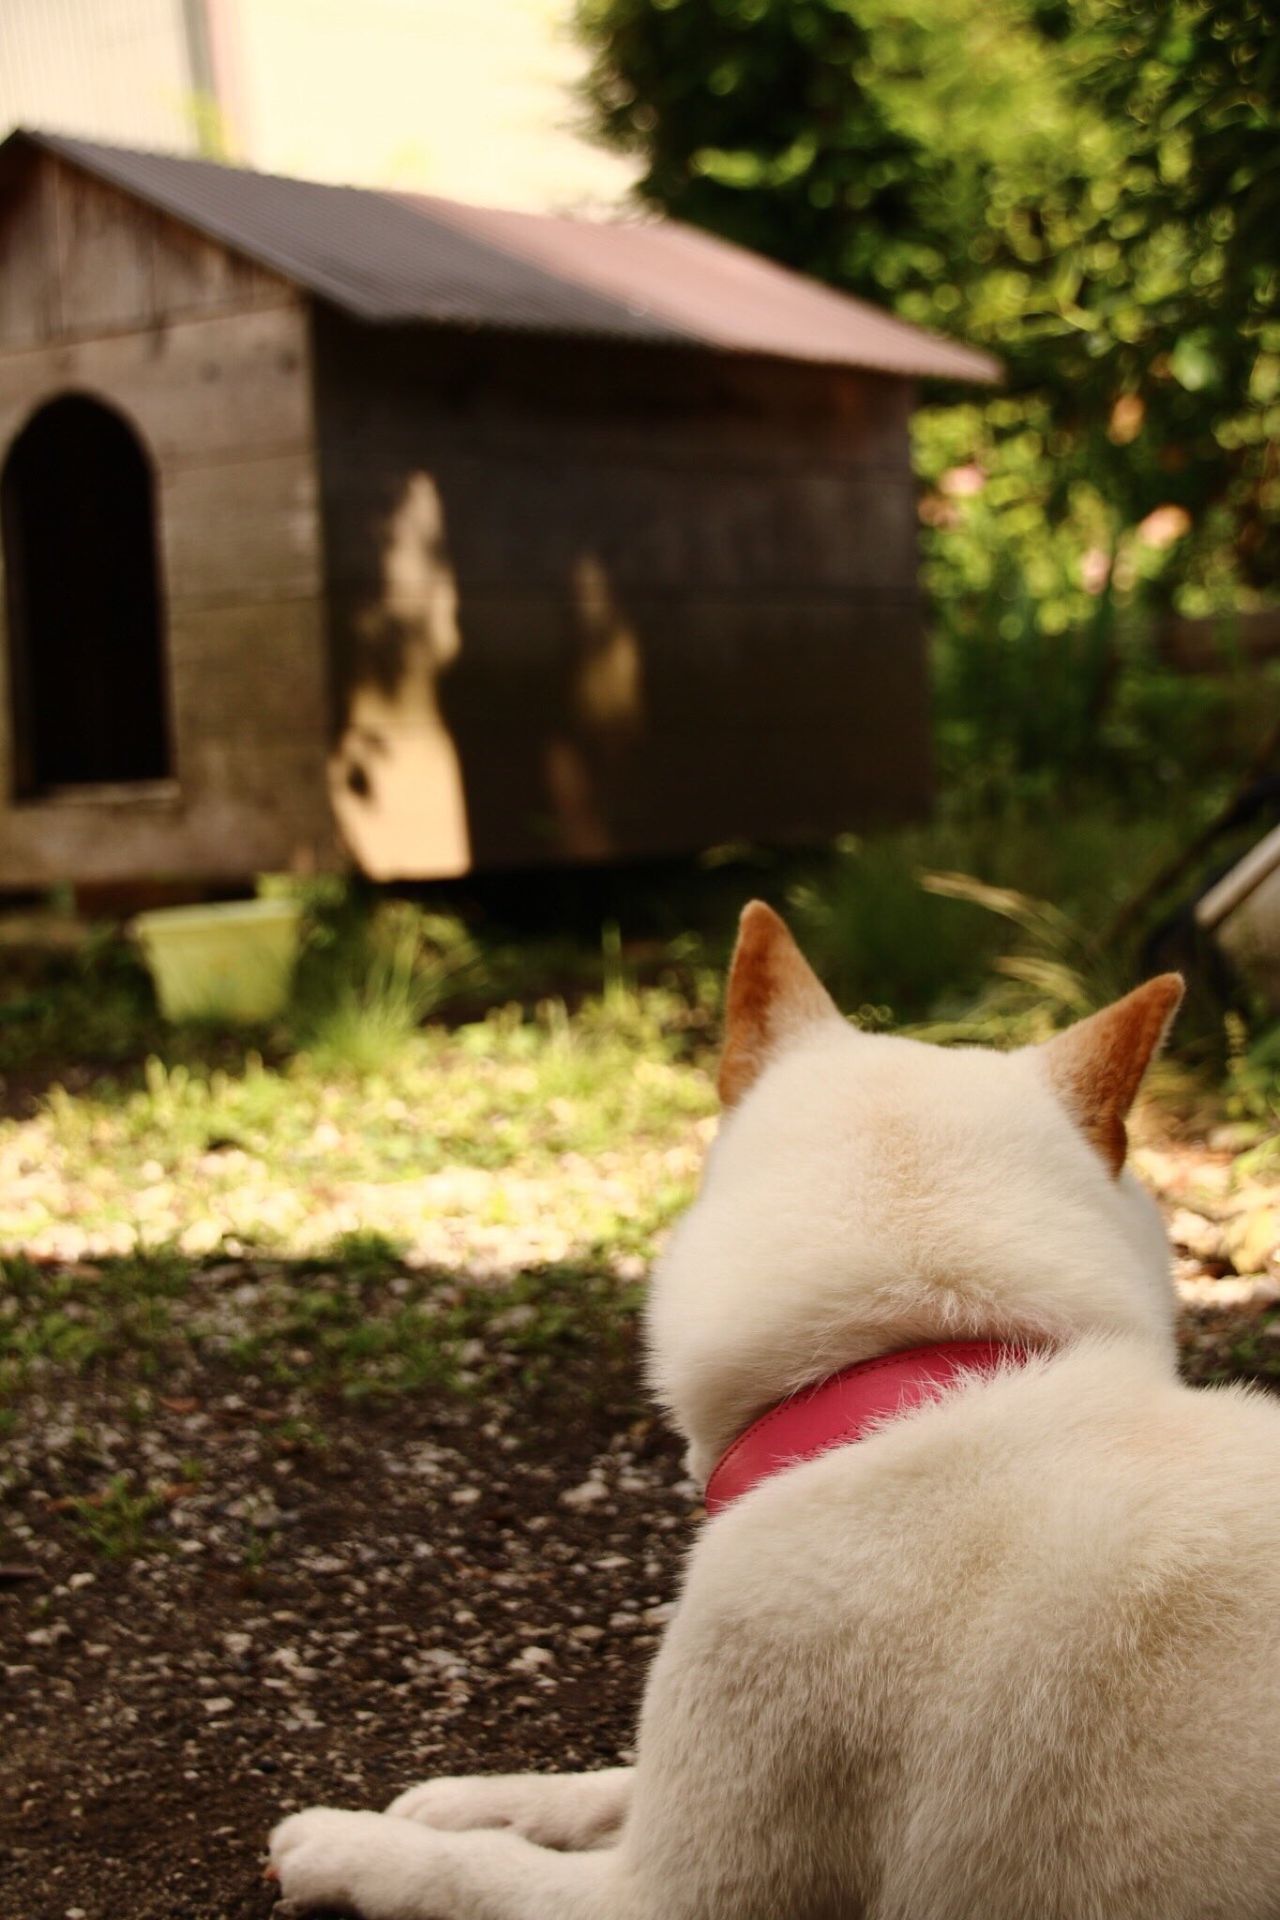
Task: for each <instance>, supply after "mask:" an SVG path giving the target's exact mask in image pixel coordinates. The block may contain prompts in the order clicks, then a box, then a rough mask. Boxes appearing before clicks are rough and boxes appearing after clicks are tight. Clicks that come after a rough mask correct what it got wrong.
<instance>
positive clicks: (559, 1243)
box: [0, 989, 713, 1257]
mask: <svg viewBox="0 0 1280 1920" xmlns="http://www.w3.org/2000/svg"><path fill="white" fill-rule="evenodd" d="M689 1018H690V1016H689V1009H688V1006H687V1004H686V1003H685V1002H684V1001H683V1000H680V999H678V998H677V997H676V996H674V995H672V994H670V993H663V992H659V991H656V990H655V991H646V992H643V993H640V992H636V993H632V992H630V991H623V990H621V989H618V990H616V991H615V992H613V993H612V994H610V995H606V997H605V999H604V1000H602V1001H600V1002H596V1003H592V1004H590V1005H588V1006H586V1007H584V1009H583V1010H582V1012H581V1013H580V1015H579V1016H578V1017H577V1018H576V1019H574V1020H572V1021H571V1020H570V1019H569V1018H568V1016H567V1015H566V1013H565V1011H564V1009H563V1007H562V1006H561V1005H560V1004H559V1003H557V1002H548V1003H546V1004H544V1005H543V1006H542V1007H540V1008H539V1009H538V1010H537V1011H536V1012H535V1013H534V1014H533V1016H531V1017H526V1016H525V1015H524V1014H523V1012H522V1011H521V1010H520V1009H519V1008H518V1007H513V1008H509V1009H499V1010H497V1011H495V1012H494V1013H492V1014H491V1015H490V1016H489V1017H488V1018H487V1019H485V1020H482V1021H478V1022H475V1023H473V1024H471V1025H468V1026H464V1027H462V1028H459V1029H456V1030H454V1031H449V1030H446V1029H444V1028H427V1029H422V1030H415V1031H414V1032H412V1033H410V1034H408V1035H406V1036H405V1037H404V1038H403V1040H402V1041H401V1044H400V1046H399V1047H398V1049H397V1050H396V1053H395V1055H394V1058H393V1059H391V1060H389V1061H388V1063H387V1064H386V1065H385V1066H384V1067H383V1068H381V1069H380V1070H379V1071H377V1072H366V1073H361V1072H359V1071H357V1070H356V1069H354V1068H347V1069H343V1070H339V1069H338V1068H336V1067H335V1066H333V1065H332V1064H324V1063H321V1062H319V1061H317V1060H316V1059H315V1058H314V1057H313V1056H311V1055H309V1054H306V1053H302V1054H298V1055H295V1056H294V1057H293V1058H292V1059H291V1060H289V1061H287V1062H285V1063H283V1064H282V1065H280V1066H271V1065H268V1064H266V1063H264V1061H263V1060H262V1059H261V1058H260V1057H258V1056H254V1055H250V1057H249V1058H248V1059H247V1061H246V1062H245V1063H244V1064H243V1066H242V1067H240V1068H239V1069H237V1070H231V1069H227V1068H221V1067H214V1068H212V1069H210V1068H201V1067H199V1066H189V1065H187V1064H184V1063H177V1064H172V1065H165V1064H164V1063H163V1062H162V1061H160V1060H158V1059H155V1058H152V1059H151V1060H149V1061H148V1062H147V1063H146V1065H145V1068H144V1069H143V1071H142V1073H141V1075H140V1076H126V1077H123V1078H121V1077H116V1078H103V1079H101V1080H100V1081H98V1082H97V1083H96V1084H95V1085H93V1086H92V1087H90V1088H89V1089H88V1090H87V1091H84V1092H78V1093H76V1094H70V1093H68V1092H66V1091H65V1090H63V1089H62V1088H59V1087H55V1088H54V1089H53V1090H52V1091H51V1092H50V1093H49V1095H48V1096H47V1098H46V1099H45V1100H44V1101H43V1102H42V1104H41V1106H40V1109H39V1111H38V1112H37V1113H36V1114H35V1115H34V1117H32V1118H31V1119H29V1120H26V1121H19V1122H9V1123H4V1124H0V1248H3V1247H9V1248H11V1249H14V1250H21V1249H26V1250H27V1251H33V1252H36V1253H43V1254H49V1255H63V1256H69V1257H79V1256H81V1255H90V1256H96V1255H101V1254H125V1253H130V1252H134V1251H145V1250H146V1249H147V1248H148V1247H152V1248H154V1247H162V1246H178V1247H180V1248H181V1249H182V1250H183V1251H184V1252H186V1253H188V1254H193V1255H199V1254H204V1253H208V1252H212V1251H213V1250H215V1249H216V1248H217V1247H219V1246H221V1245H223V1244H231V1245H233V1246H245V1245H251V1246H255V1247H265V1248H274V1249H278V1250H279V1251H281V1252H284V1253H289V1254H298V1253H306V1252H312V1251H314V1250H316V1249H317V1248H319V1247H322V1246H328V1245H329V1244H330V1243H331V1242H332V1241H333V1240H334V1239H336V1238H337V1237H338V1236H339V1235H340V1234H342V1233H347V1232H352V1231H359V1232H361V1233H366V1234H370V1233H371V1234H375V1235H381V1236H383V1238H384V1239H385V1240H386V1241H388V1242H389V1243H390V1244H391V1245H392V1246H395V1247H400V1246H403V1245H406V1244H408V1245H410V1246H415V1245H421V1246H422V1247H423V1248H424V1249H425V1251H426V1252H427V1253H431V1252H432V1250H433V1249H434V1250H437V1251H438V1249H439V1247H440V1245H441V1237H442V1234H443V1233H444V1232H445V1230H446V1229H447V1227H448V1224H449V1223H450V1222H451V1221H466V1220H469V1219H473V1218H475V1217H476V1216H477V1214H478V1215H479V1216H480V1217H481V1218H482V1219H484V1218H487V1219H488V1220H489V1221H490V1222H491V1224H492V1225H493V1226H494V1227H495V1228H498V1227H502V1226H504V1225H511V1224H513V1223H514V1224H515V1225H520V1223H522V1222H525V1223H526V1224H527V1225H528V1226H529V1227H530V1228H532V1227H533V1225H534V1224H535V1222H534V1220H533V1217H532V1214H533V1211H534V1210H535V1207H534V1200H533V1197H532V1188H533V1187H534V1186H546V1187H547V1188H548V1190H549V1191H550V1189H552V1188H553V1187H554V1188H555V1189H556V1190H557V1192H556V1195H555V1196H553V1197H551V1198H550V1199H549V1201H548V1203H547V1207H548V1210H547V1211H546V1213H545V1218H544V1222H543V1224H544V1225H545V1226H546V1227H547V1229H548V1231H547V1234H546V1235H545V1236H544V1238H545V1248H544V1251H545V1252H546V1253H547V1254H548V1255H553V1256H554V1257H559V1256H560V1255H561V1254H565V1255H570V1256H574V1255H580V1254H583V1253H589V1252H591V1251H592V1250H593V1249H594V1248H596V1247H598V1246H600V1245H603V1244H606V1243H610V1242H613V1243H617V1244H627V1245H634V1244H637V1243H639V1242H644V1241H645V1240H646V1239H647V1238H648V1237H649V1236H651V1235H652V1233H653V1232H655V1231H656V1230H657V1229H658V1228H659V1227H661V1226H662V1225H664V1224H665V1223H666V1221H667V1220H669V1219H670V1217H671V1215H672V1213H673V1212H674V1211H675V1210H676V1209H678V1207H679V1206H680V1205H682V1204H683V1202H684V1200H685V1199H686V1198H687V1195H688V1191H689V1183H690V1180H691V1178H692V1176H693V1172H694V1170H695V1166H696V1158H697V1147H698V1127H699V1124H700V1123H701V1122H703V1121H705V1120H706V1119H707V1117H708V1116H709V1115H710V1113H711V1112H712V1108H713V1096H712V1089H711V1082H710V1078H709V1074H708V1072H707V1066H706V1062H705V1059H704V1058H702V1057H701V1055H700V1051H699V1047H698V1046H696V1045H693V1046H691V1043H690V1039H689ZM541 1205H542V1202H541V1201H539V1202H538V1206H541Z"/></svg>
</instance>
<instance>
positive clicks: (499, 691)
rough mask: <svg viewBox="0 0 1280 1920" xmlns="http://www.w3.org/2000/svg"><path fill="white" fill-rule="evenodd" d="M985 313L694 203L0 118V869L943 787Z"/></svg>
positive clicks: (905, 796) (714, 820)
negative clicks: (963, 471)
mask: <svg viewBox="0 0 1280 1920" xmlns="http://www.w3.org/2000/svg"><path fill="white" fill-rule="evenodd" d="M995 374H996V368H995V365H994V363H993V362H992V361H990V360H989V359H988V358H986V356H984V355H982V354H979V353H976V352H973V351H971V350H970V349H968V348H966V347H963V346H958V345H954V344H952V343H950V342H947V341H944V340H941V339H938V338H936V337H934V336H932V335H930V334H926V333H924V332H921V331H919V330H917V329H915V328H912V327H910V326H906V325H904V324H902V323H901V322H899V321H896V320H893V319H891V318H889V317H888V316H886V315H884V314H881V313H879V312H877V311H875V310H874V309H873V308H870V307H867V306H865V305H863V304H861V303H859V302H858V301H855V300H852V299H849V298H847V297H845V296H843V295H841V294H838V293H834V292H832V291H830V290H829V289H826V288H823V287H821V286H818V285H816V284H815V283H812V282H810V281H807V280H805V279H802V278H800V277H798V276H796V275H794V274H791V273H787V272H785V271H783V270H782V269H780V268H778V267H775V266H772V265H770V264H768V263H766V262H764V261H762V260H759V259H757V258H755V257H754V256H753V255H750V254H747V253H744V252H742V251H740V250H738V249H736V248H733V247H729V246H726V245H725V244H723V243H722V242H720V241H717V240H714V239H711V238H708V237H707V236H705V235H703V234H700V233H696V232H693V231H692V230H690V229H687V228H683V227H680V226H676V225H672V224H669V223H651V224H639V223H632V224H616V225H606V224H592V223H583V222H574V221H569V220H560V219H543V218H538V217H534V216H531V215H526V214H507V213H495V212H489V211H485V210H481V209H477V208H471V207H464V206H458V205H452V204H449V203H447V202H443V201H436V200H429V199H426V198H423V197H421V196H416V195H407V194H392V193H377V192H369V191H357V190H354V189H350V188H342V187H330V186H319V185H314V184H310V183H307V182H302V181H294V180H281V179H276V178H271V177H268V176H265V175H260V174H253V173H247V172H243V171H239V170H236V169H233V168H229V167H219V166H216V165H212V164H208V163H205V162H200V161H192V160H178V159H170V158H167V157H162V156H159V155H154V154H138V153H129V152H125V151H123V150H119V149H114V148H108V147H103V146H94V145H89V144H86V143H83V142H80V141H75V140H70V139H65V138H62V137H55V136H49V135H43V134H32V133H22V132H19V133H16V134H13V135H12V136H11V137H10V138H9V139H8V140H7V141H6V142H5V143H4V145H3V147H0V507H2V511H3V561H4V582H3V586H4V591H3V595H2V596H0V605H2V607H3V622H4V633H3V636H2V637H3V645H0V671H2V672H3V687H2V689H0V885H4V886H9V887H29V886H40V885H44V884H47V883H50V882H55V881H62V880H68V879H72V880H78V881H93V880H116V879H131V878H141V877H154V876H167V875H177V876H200V877H207V878H210V879H213V878H216V877H220V876H221V877H230V876H240V875H245V874H249V873H252V872H255V871H262V870H269V869H276V870H284V869H297V870H306V869H310V868H323V867H333V866H341V865H343V864H347V863H349V862H355V863H358V864H359V865H361V866H362V867H364V868H365V869H366V870H367V871H368V872H369V873H371V874H373V875H375V876H377V877H379V878H403V879H408V878H426V877H432V876H440V875H448V874H456V873H460V872H463V871H466V870H468V869H469V868H473V867H475V868H482V867H483V868H495V867H511V866H518V865H525V864H530V863H535V862H544V861H554V860H590V859H604V858H609V857H614V856H619V857H623V856H629V855H649V854H661V853H666V852H678V851H686V850H692V849H695V848H698V847H702V846H706V845H709V844H713V843H715V842H717V841H724V840H728V839H740V838H751V839H759V840H764V841H779V842H781V841H788V840H790V841H795V840H803V839H812V838H818V837H822V836H825V835H829V834H831V833H832V832H834V831H837V830H839V829H841V828H844V827H847V826H849V825H851V824H856V823H859V822H862V821H866V820H868V819H870V818H883V817H893V816H895V815H897V816H902V815H905V814H909V813H911V812H912V811H915V810H918V809H919V808H920V807H921V806H922V805H923V804H925V803H926V802H927V799H928V795H929V783H930V771H929V751H928V712H927V686H926V672H925V659H924V646H923V639H922V633H921V622H920V612H919V607H918V602H917V594H916V578H915V574H916V560H915V507H914V497H913V490H912V483H911V476H910V471H909V465H908V446H907V427H908V419H909V414H910V410H911V406H912V402H913V395H914V391H915V382H916V381H917V379H919V378H921V377H933V378H946V379H959V380H977V381H982V380H990V379H992V378H994V377H995Z"/></svg>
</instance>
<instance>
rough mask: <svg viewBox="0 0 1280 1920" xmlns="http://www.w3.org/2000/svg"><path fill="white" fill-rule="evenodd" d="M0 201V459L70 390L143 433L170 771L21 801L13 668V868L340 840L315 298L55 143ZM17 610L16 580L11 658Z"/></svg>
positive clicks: (205, 864) (263, 865)
mask: <svg viewBox="0 0 1280 1920" xmlns="http://www.w3.org/2000/svg"><path fill="white" fill-rule="evenodd" d="M4 207H5V211H4V212H3V213H2V214H0V251H2V252H3V257H4V260H5V272H4V274H3V276H2V277H0V462H3V459H4V456H5V453H6V452H7V450H8V448H9V446H10V445H11V443H12V441H13V438H14V436H15V435H16V434H17V433H18V432H19V431H20V430H21V428H22V425H23V424H24V422H25V420H26V419H27V418H28V416H29V415H30V414H31V413H32V412H33V411H34V410H35V408H36V407H38V406H39V405H40V404H41V403H42V402H43V401H45V400H47V399H50V398H52V397H54V396H55V395H57V394H59V393H63V392H66V391H68V390H74V391H78V392H84V393H88V394H92V395H94V396H96V397H98V398H100V399H102V400H104V401H107V402H109V403H111V404H112V405H114V406H115V407H117V408H118V409H119V410H120V411H121V412H122V413H123V414H124V415H125V416H126V417H127V418H128V419H129V421H130V422H131V423H132V425H133V426H134V428H135V430H136V431H137V433H138V434H139V436H140V438H141V440H142V442H143V444H144V445H145V447H146V449H147V452H148V453H149V455H150V458H151V460H152V462H153V463H154V467H155V471H156V479H157V501H158V513H159V542H160V556H161V567H162V575H163V580H162V587H163V595H164V602H165V608H166V614H167V621H166V625H167V633H166V642H167V649H168V664H169V681H170V697H171V722H172V732H173V739H174V746H175V762H176V766H175V773H176V778H175V779H174V781H173V782H172V783H170V784H169V785H168V786H167V787H165V788H163V789H156V790H152V791H148V792H147V793H145V794H142V793H131V791H130V789H129V788H128V787H127V786H121V787H120V788H118V789H117V790H115V791H114V792H113V793H110V794H98V795H96V796H95V797H92V798H87V797H84V798H75V797H63V796H59V797H57V798H49V799H44V800H41V799H39V798H36V799H32V800H30V801H23V802H20V803H15V802H14V800H13V798H12V791H13V782H12V778H11V772H10V768H11V759H12V742H11V738H10V724H11V722H10V706H9V700H8V697H7V689H6V688H5V687H4V686H0V885H3V886H19V885H36V884H45V883H48V882H54V881H62V880H67V879H79V880H87V879H108V878H117V877H121V876H128V875H131V874H139V873H146V874H176V875H201V876H205V875H207V876H214V875H218V874H236V875H241V874H251V873H254V872H257V871H261V870H264V869H282V868H291V867H307V866H309V865H312V864H314V863H315V862H317V861H325V860H329V859H332V857H333V850H334V849H333V836H332V828H331V824H330V813H329V807H328V800H327V793H326V787H325V775H324V759H325V740H326V727H327V717H328V708H327V700H328V691H329V690H328V683H327V675H326V669H325V665H324V647H323V640H322V629H323V622H322V602H321V595H322V560H321V546H320V525H319V514H318V503H317V496H316V483H315V462H314V452H313V444H314V430H313V423H312V417H311V395H310V367H309V339H308V319H307V312H306V308H305V305H304V303H303V302H301V301H300V300H299V299H298V298H297V297H296V296H295V294H294V293H293V292H292V291H291V290H290V289H289V288H288V287H287V286H285V285H284V284H283V283H282V282H279V281H277V280H275V279H274V278H272V277H271V276H270V275H267V274H265V273H261V272H259V271H258V270H257V269H256V268H254V267H252V266H249V265H241V264H239V263H237V262H236V261H235V260H233V259H232V258H231V257H230V256H229V255H227V254H226V253H225V252H224V251H223V250H221V249H220V248H216V247H213V246H208V245H205V244H204V243H202V242H201V241H199V240H198V239H196V238H195V237H193V236H191V235H189V234H188V233H187V232H186V231H185V230H184V229H182V228H180V227H178V226H177V225H176V224H174V223H170V222H167V221H165V220H163V219H162V218H161V217H159V216H153V215H151V214H150V213H148V212H146V211H145V210H143V209H139V208H138V207H136V206H135V205H134V204H133V203H131V202H129V201H128V200H126V199H125V198H124V197H123V196H120V195H117V194H115V193H113V192H112V191H111V190H110V189H109V188H106V187H103V186H99V185H98V184H97V183H95V182H93V181H90V180H88V179H87V178H85V177H83V176H80V175H78V174H76V173H75V172H74V171H73V170H71V169H68V168H64V167H63V166H61V165H60V164H59V163H57V162H55V161H53V160H51V159H48V158H41V159H40V160H38V161H34V162H31V163H28V165H27V167H26V170H25V174H24V178H23V179H22V181H21V182H20V183H19V185H18V187H17V188H16V189H15V191H14V192H13V194H12V195H10V196H6V199H5V202H4ZM68 564H74V551H73V549H69V552H68ZM0 584H2V582H0ZM2 629H3V596H2V595H0V640H4V641H5V644H4V645H2V646H0V675H2V674H3V672H4V670H5V666H6V665H7V660H8V646H7V636H5V635H4V633H3V630H2Z"/></svg>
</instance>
